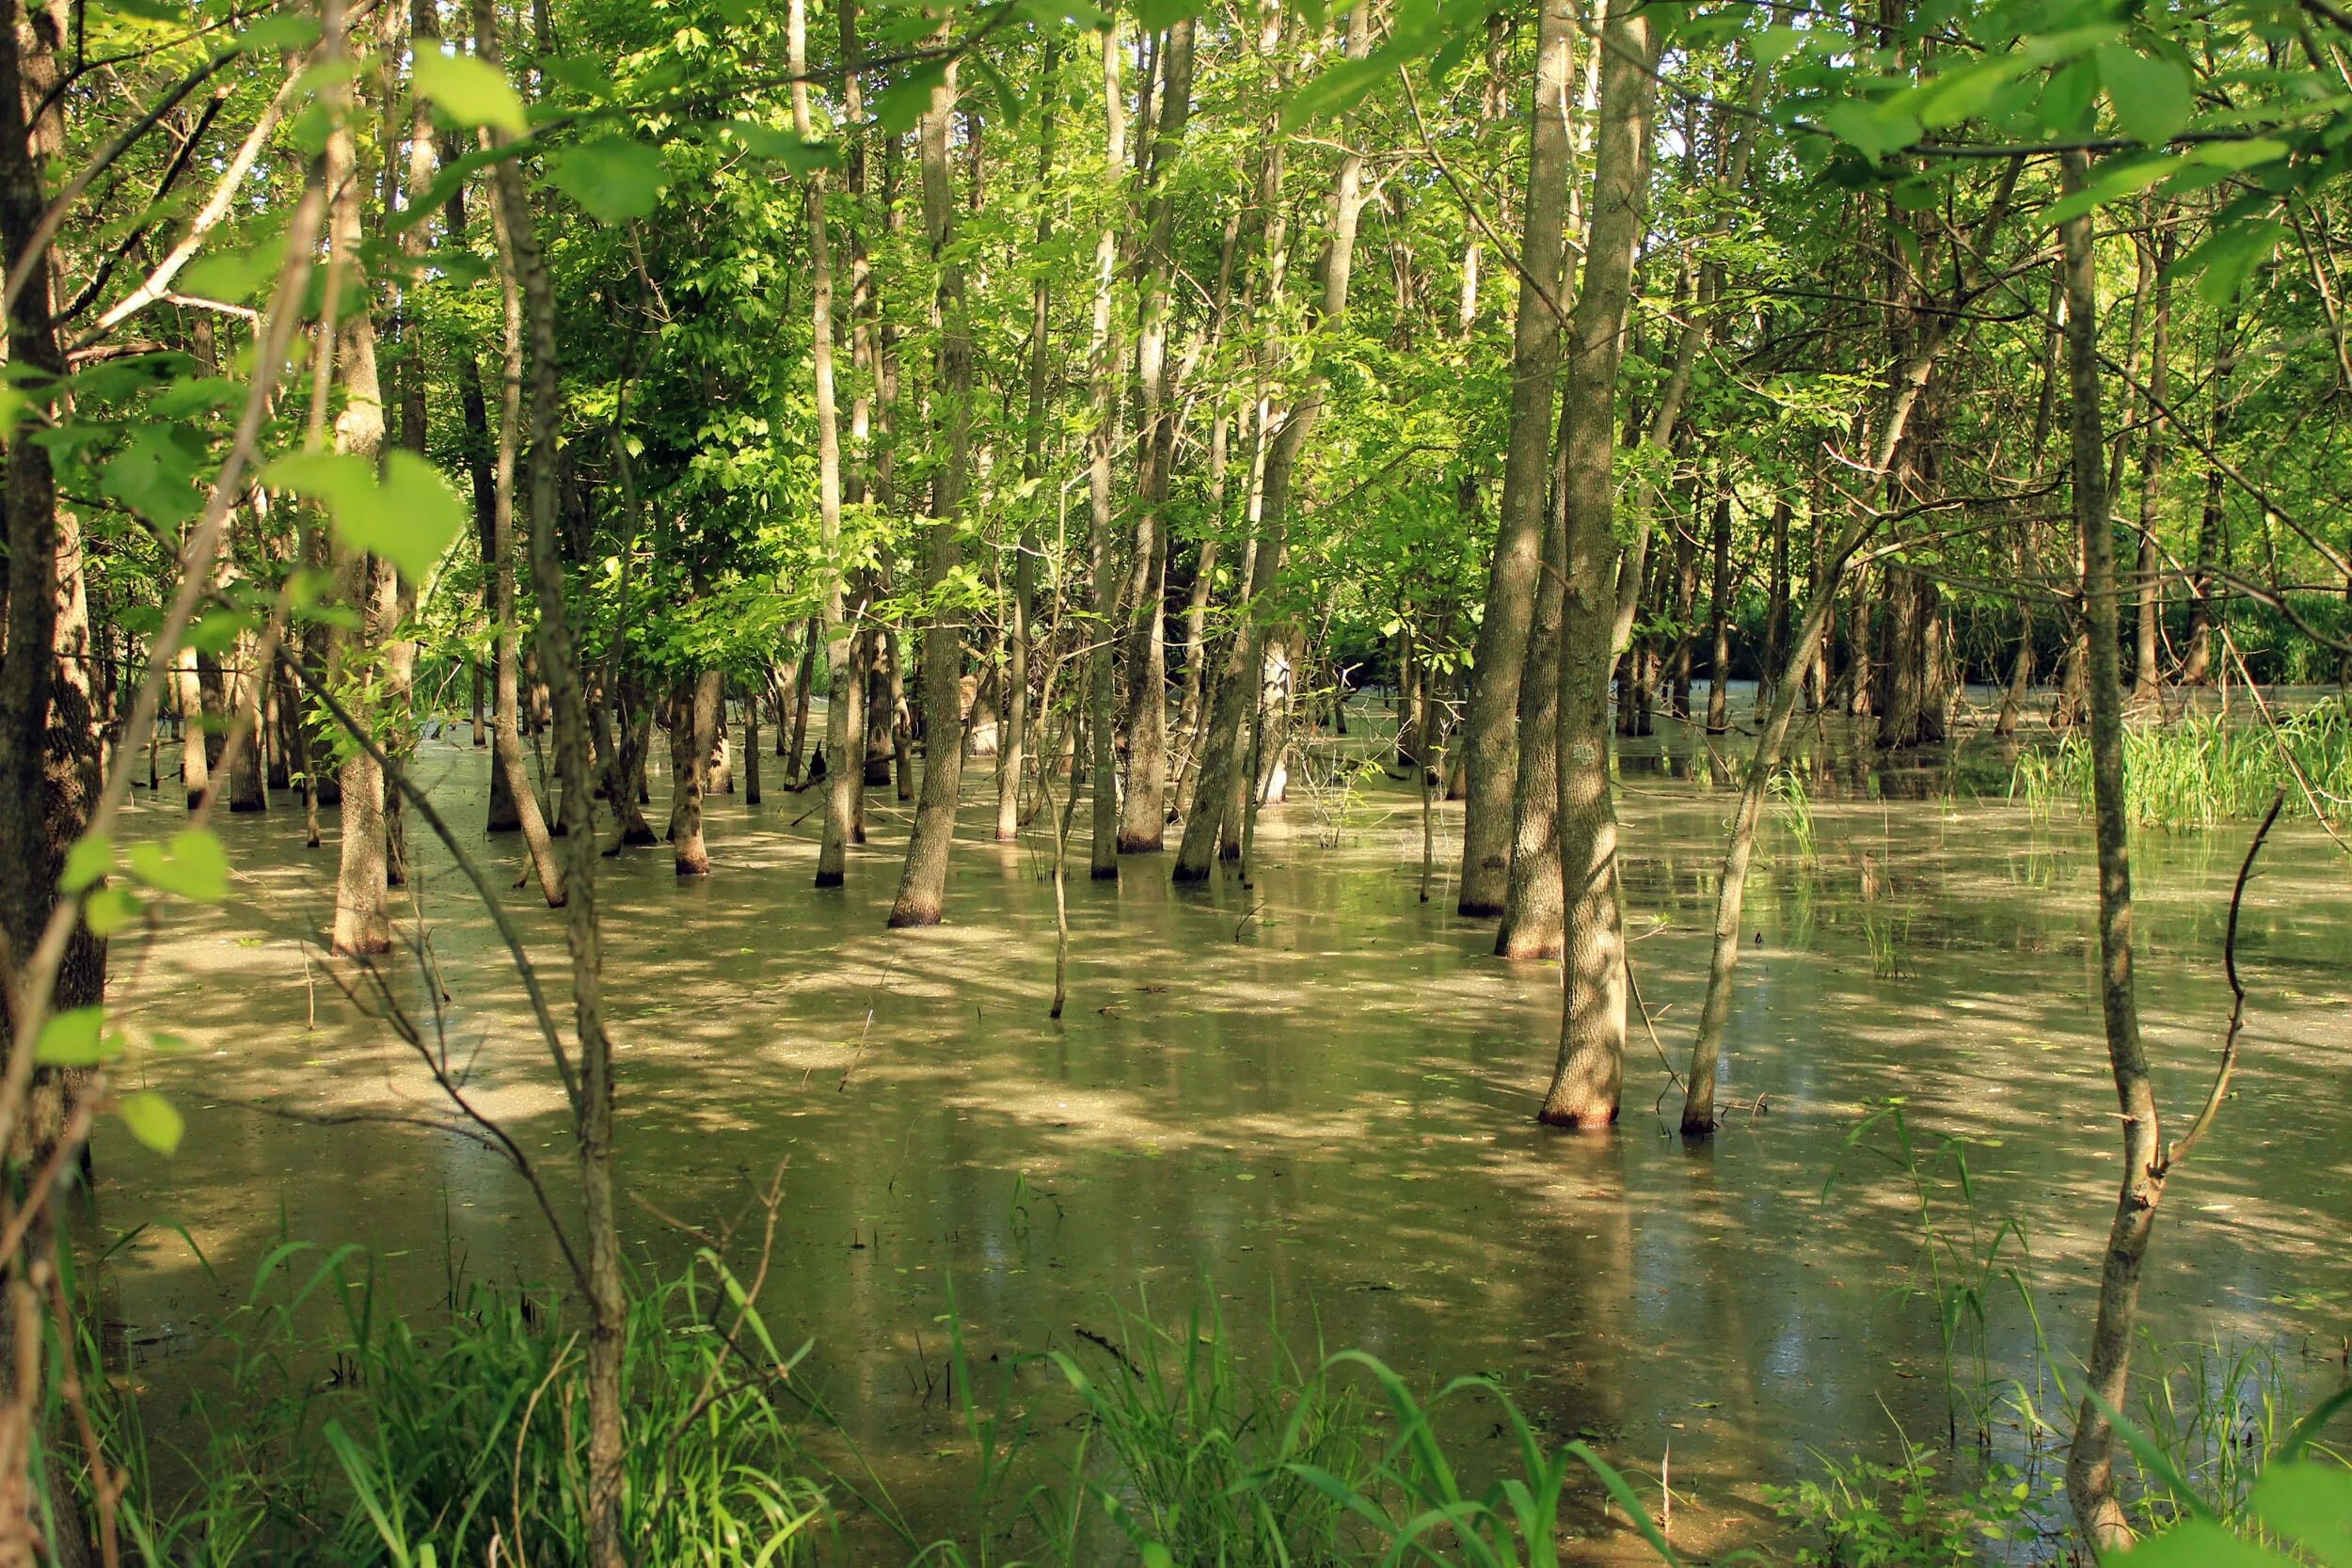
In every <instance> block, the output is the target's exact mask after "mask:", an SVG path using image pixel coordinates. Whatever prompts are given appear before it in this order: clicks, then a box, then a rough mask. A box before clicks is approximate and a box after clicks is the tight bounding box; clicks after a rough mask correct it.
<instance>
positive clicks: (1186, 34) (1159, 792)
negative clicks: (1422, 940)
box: [1119, 17, 1194, 855]
mask: <svg viewBox="0 0 2352 1568" xmlns="http://www.w3.org/2000/svg"><path fill="white" fill-rule="evenodd" d="M1193 29H1194V23H1193V19H1192V18H1190V17H1184V18H1182V19H1180V20H1179V21H1178V22H1176V23H1175V24H1174V25H1172V26H1170V27H1169V28H1168V41H1167V44H1166V46H1165V48H1164V49H1163V50H1162V52H1161V59H1162V72H1163V76H1164V82H1163V85H1162V89H1161V94H1160V113H1159V120H1158V124H1157V128H1156V129H1157V136H1156V139H1155V140H1154V141H1153V143H1152V150H1151V151H1152V156H1151V162H1150V164H1149V165H1148V166H1147V168H1146V176H1145V177H1146V181H1147V183H1149V184H1150V185H1151V186H1152V199H1151V201H1150V203H1149V213H1148V216H1147V218H1146V222H1145V230H1146V238H1145V241H1144V261H1143V275H1142V278H1141V292H1142V307H1141V316H1140V319H1139V321H1138V324H1137V330H1136V349H1137V359H1138V364H1139V366H1140V372H1141V374H1140V382H1141V387H1142V394H1143V408H1142V415H1141V418H1140V420H1138V427H1139V428H1138V441H1139V446H1138V453H1137V455H1138V460H1139V463H1140V466H1141V468H1142V473H1141V475H1140V476H1139V477H1140V480H1141V483H1140V484H1139V485H1138V489H1139V491H1140V495H1139V496H1138V498H1137V499H1138V502H1139V504H1138V505H1137V507H1136V560H1135V564H1134V568H1133V571H1132V573H1131V575H1130V579H1129V587H1130V590H1131V597H1132V599H1133V601H1134V602H1133V605H1132V608H1131V613H1130V615H1129V619H1128V626H1127V648H1128V681H1127V711H1126V715H1125V718H1126V723H1125V726H1124V727H1125V731H1126V736H1127V794H1126V798H1125V802H1124V807H1123V810H1122V812H1121V815H1120V825H1119V852H1120V854H1125V855H1133V854H1148V853H1156V852H1157V851H1158V850H1159V849H1160V848H1161V847H1163V845H1164V844H1165V843H1166V840H1167V834H1168V605H1167V600H1168V515H1167V514H1168V479H1169V475H1170V472H1171V471H1172V470H1173V468H1174V467H1175V462H1176V417H1177V409H1176V406H1175V397H1176V392H1177V388H1176V386H1175V377H1174V375H1173V373H1172V372H1171V368H1170V366H1169V363H1168V310H1169V301H1168V282H1169V278H1170V276H1171V275H1172V274H1173V272H1174V270H1175V264H1176V259H1175V241H1174V230H1175V223H1176V203H1175V196H1174V193H1173V192H1172V191H1171V190H1170V189H1169V166H1170V165H1172V164H1173V163H1174V162H1175V160H1176V157H1177V154H1178V151H1179V150H1180V149H1181V148H1182V147H1183V145H1184V124H1185V121H1186V120H1187V119H1189V118H1190V115H1191V107H1192V67H1193Z"/></svg>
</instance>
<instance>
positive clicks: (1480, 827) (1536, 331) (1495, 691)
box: [1456, 0, 1576, 918]
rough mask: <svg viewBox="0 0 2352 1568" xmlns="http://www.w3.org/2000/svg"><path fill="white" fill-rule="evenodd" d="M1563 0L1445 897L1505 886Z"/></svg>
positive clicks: (1569, 45)
mask: <svg viewBox="0 0 2352 1568" xmlns="http://www.w3.org/2000/svg"><path fill="white" fill-rule="evenodd" d="M1575 37H1576V6H1575V4H1574V3H1573V0H1543V4H1542V8H1541V10H1540V11H1539V12H1538V13H1537V22H1536V35H1535V82H1534V101H1533V103H1532V106H1531V109H1530V113H1531V115H1532V117H1533V123H1532V126H1531V128H1530V132H1529V141H1528V164H1527V225H1526V229H1525V231H1524V235H1523V238H1522V242H1521V245H1520V248H1521V251H1522V255H1521V258H1520V266H1521V267H1522V269H1523V272H1522V274H1521V277H1520V279H1519V298H1518V316H1517V320H1516V323H1515V325H1514V326H1513V329H1512V339H1511V415H1510V435H1509V445H1508V446H1507V447H1506V448H1505V449H1504V454H1503V465H1502V505H1501V508H1500V512H1499V515H1498V518H1497V523H1496V531H1495V551H1494V561H1493V563H1492V564H1491V565H1490V567H1489V568H1488V571H1487V577H1486V618H1485V619H1484V620H1483V621H1481V622H1480V623H1479V627H1478V642H1477V647H1476V649H1475V651H1474V652H1473V655H1472V661H1471V673H1470V710H1469V714H1468V717H1467V720H1466V721H1465V724H1464V727H1463V736H1462V745H1463V752H1464V756H1463V763H1464V771H1465V775H1466V777H1467V780H1468V783H1469V785H1470V793H1469V796H1468V798H1467V799H1466V800H1464V802H1463V808H1462V885H1461V891H1460V895H1459V898H1458V901H1457V905H1456V908H1457V910H1458V912H1460V913H1461V914H1463V915H1466V916H1470V917H1473V918H1475V917H1480V916H1485V915H1493V914H1501V913H1502V911H1503V907H1504V902H1505V899H1506V896H1507V893H1508V888H1509V882H1510V874H1511V852H1512V835H1513V828H1514V816H1515V813H1514V811H1513V807H1512V799H1513V795H1514V793H1515V787H1514V786H1515V781H1516V778H1517V774H1518V753H1519V750H1520V748H1521V747H1522V746H1523V745H1524V744H1525V738H1526V737H1525V736H1524V734H1523V733H1521V732H1520V731H1519V729H1518V720H1519V715H1520V708H1521V703H1520V698H1519V687H1520V680H1521V677H1522V675H1523V673H1524V672H1525V671H1526V669H1527V668H1528V664H1529V653H1528V635H1529V630H1530V627H1531V626H1532V625H1533V623H1534V617H1535V600H1536V596H1537V594H1538V591H1539V579H1540V578H1541V576H1542V570H1543V561H1542V557H1543V551H1544V532H1545V526H1544V510H1545V508H1544V490H1545V482H1546V480H1547V479H1549V477H1550V474H1551V470H1552V462H1551V452H1550V446H1549V443H1550V440H1551V428H1552V394H1553V390H1554V388H1555V387H1556V385H1557V382H1558V378H1559V373H1560V341H1561V328H1562V325H1564V324H1563V323H1562V321H1561V319H1560V310H1561V303H1560V302H1561V300H1562V297H1563V295H1564V293H1565V269H1566V261H1567V200H1568V165H1569V157H1570V150H1569V142H1568V97H1569V93H1570V90H1571V86H1572V83H1573V81H1574V77H1575V71H1574V66H1573V44H1574V40H1575Z"/></svg>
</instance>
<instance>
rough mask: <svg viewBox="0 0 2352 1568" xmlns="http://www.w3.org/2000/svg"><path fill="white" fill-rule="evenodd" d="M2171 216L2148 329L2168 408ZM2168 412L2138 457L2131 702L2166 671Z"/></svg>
mask: <svg viewBox="0 0 2352 1568" xmlns="http://www.w3.org/2000/svg"><path fill="white" fill-rule="evenodd" d="M2155 215H2156V217H2157V219H2158V226H2157V238H2156V254H2155V258H2154V266H2155V275H2156V276H2155V284H2154V287H2155V305H2154V308H2153V318H2154V324H2153V326H2152V327H2151V328H2150V331H2149V338H2150V345H2149V350H2148V390H2149V393H2150V395H2151V400H2152V402H2153V403H2154V404H2160V405H2162V406H2163V407H2164V408H2166V409H2168V410H2169V408H2170V407H2171V405H2172V376H2171V370H2172V365H2171V348H2172V252H2173V248H2174V228H2173V225H2172V224H2171V223H2170V222H2169V221H2164V220H2165V219H2166V218H2167V217H2168V216H2169V205H2168V204H2166V203H2161V202H2159V203H2157V204H2156V206H2155ZM2165 419H2166V416H2165V415H2164V414H2159V413H2158V412H2157V411H2156V409H2155V408H2154V407H2151V408H2150V409H2149V410H2148V435H2147V442H2146V445H2145V446H2143V447H2142V448H2141V449H2140V460H2139V560H2138V562H2137V574H2136V575H2137V578H2138V588H2139V592H2138V600H2139V603H2138V606H2137V609H2138V614H2137V624H2136V625H2135V626H2134V627H2133V647H2132V653H2133V659H2132V700H2133V701H2134V702H2136V703H2148V704H2153V703H2154V702H2156V701H2157V699H2158V698H2159V697H2160V696H2161V695H2162V693H2163V684H2164V682H2163V673H2162V672H2161V671H2160V670H2159V669H2158V668H2157V665H2156V644H2157V632H2158V631H2159V630H2160V629H2161V628H2160V625H2159V623H2160V622H2161V621H2162V619H2163V612H2164V595H2163V593H2162V591H2161V584H2162V582H2163V580H2164V579H2163V575H2162V574H2163V567H2164V561H2163V554H2162V551H2161V549H2160V547H2159V546H2158V543H2157V539H2156V514H2157V509H2158V502H2159V501H2160V499H2161V498H2162V491H2163V485H2164V459H2165V443H2164V430H2165Z"/></svg>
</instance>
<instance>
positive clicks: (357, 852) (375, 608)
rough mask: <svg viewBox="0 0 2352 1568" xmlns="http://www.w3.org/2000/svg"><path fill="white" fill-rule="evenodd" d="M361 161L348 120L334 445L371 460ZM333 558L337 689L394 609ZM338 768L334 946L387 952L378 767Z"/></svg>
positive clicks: (373, 414)
mask: <svg viewBox="0 0 2352 1568" xmlns="http://www.w3.org/2000/svg"><path fill="white" fill-rule="evenodd" d="M327 170H328V179H327V188H328V189H329V190H330V191H332V192H334V193H335V197H334V209H333V212H334V217H333V230H332V233H331V235H330V237H329V241H328V243H329V245H331V247H332V255H333V258H334V263H335V265H336V266H337V267H339V268H341V269H342V277H344V278H345V279H346V280H351V281H357V282H358V283H359V285H360V286H359V287H358V289H355V290H353V291H352V293H353V294H354V295H355V296H356V297H357V299H358V302H359V303H358V308H357V309H348V310H346V312H345V313H344V315H343V316H342V321H341V325H340V328H339V330H338V331H337V333H336V340H337V341H336V345H335V349H336V372H337V375H336V379H337V380H338V381H339V382H340V383H341V384H342V393H343V407H342V412H341V413H339V414H338V415H336V417H335V450H336V451H338V452H341V453H343V454H345V455H347V456H352V457H357V458H358V459H360V460H361V461H363V462H364V463H366V464H367V465H368V467H370V468H371V469H373V467H375V466H376V465H377V464H378V463H380V462H382V461H383V455H384V436H385V424H384V394H383V385H382V382H381V380H380V379H379V377H378V375H377V372H376V362H375V319H374V316H373V313H372V312H371V310H370V309H369V303H368V302H369V294H368V290H367V288H366V281H365V274H364V273H363V272H362V271H361V270H360V268H361V262H360V258H359V244H360V238H361V236H360V229H359V199H360V192H361V182H360V176H359V171H358V145H357V141H356V138H355V137H354V136H353V134H352V131H351V127H350V124H349V122H348V121H345V122H343V123H342V124H341V125H339V126H338V128H337V129H336V130H335V132H334V133H333V134H332V135H331V136H330V137H329V139H328V142H327ZM330 276H332V274H330ZM333 561H334V571H335V591H336V596H337V597H338V598H339V599H341V600H342V604H343V606H344V608H345V609H346V610H349V611H351V612H352V613H353V614H354V615H355V616H357V617H358V626H357V627H356V628H352V629H344V630H341V631H338V632H337V633H336V634H335V636H334V638H333V641H330V642H329V644H328V650H327V678H328V680H329V682H330V683H332V684H333V685H334V686H335V687H337V688H338V689H342V688H343V687H344V685H345V682H346V681H347V680H348V679H349V675H348V673H347V672H348V671H349V670H350V669H351V667H352V666H353V665H354V664H355V663H362V662H364V661H365V658H366V654H367V652H368V651H369V650H373V649H377V648H380V647H381V646H382V645H383V642H384V640H385V639H386V638H387V637H388V636H389V633H390V632H391V629H392V626H393V625H394V624H395V619H396V611H395V610H394V609H393V606H392V589H391V581H390V576H391V568H390V567H389V565H388V564H386V563H385V562H379V561H377V560H376V559H375V558H374V557H373V556H372V555H370V554H368V553H367V552H366V551H364V550H355V549H353V548H352V547H351V546H348V545H346V544H344V543H343V542H342V540H341V539H340V538H338V539H336V540H335V542H334V545H333ZM363 682H364V686H363V690H364V692H365V695H363V697H362V698H361V700H360V702H359V703H358V705H357V706H358V712H359V713H360V714H361V716H362V717H363V718H367V719H370V720H373V719H374V718H375V717H376V714H375V711H374V705H375V702H376V700H377V699H378V698H379V697H380V695H381V691H380V688H379V685H378V682H377V680H376V676H375V673H374V672H373V669H370V670H369V671H368V673H367V674H366V675H365V676H364V677H363ZM378 727H379V729H380V728H381V726H378ZM339 771H340V774H341V777H342V846H341V857H340V861H339V864H338V868H337V872H336V878H335V929H334V935H333V947H334V951H336V952H338V953H352V954H370V953H389V952H390V951H391V950H392V916H391V900H390V893H389V883H388V882H387V880H386V876H387V865H386V857H387V854H388V849H387V847H386V843H385V832H384V773H383V769H382V768H379V767H378V766H377V764H376V761H375V758H374V757H373V756H372V755H370V754H369V753H368V752H366V751H365V750H363V749H355V750H353V751H351V752H348V753H347V754H346V755H345V756H344V758H343V761H342V768H341V769H340V770H339Z"/></svg>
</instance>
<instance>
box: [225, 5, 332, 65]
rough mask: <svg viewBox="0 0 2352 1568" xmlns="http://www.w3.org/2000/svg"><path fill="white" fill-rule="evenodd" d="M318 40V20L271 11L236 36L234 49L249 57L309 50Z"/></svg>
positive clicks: (292, 13)
mask: <svg viewBox="0 0 2352 1568" xmlns="http://www.w3.org/2000/svg"><path fill="white" fill-rule="evenodd" d="M318 40H319V24H318V22H317V19H315V18H313V17H308V16H303V15H300V14H299V13H297V12H294V11H273V12H272V13H270V14H269V15H268V16H265V17H262V18H261V19H260V20H259V21H257V22H255V23H254V24H252V25H251V26H249V27H247V28H246V29H245V30H244V31H243V32H241V33H239V34H238V35H237V48H238V49H239V50H241V51H243V52H244V53H246V54H248V55H259V54H263V53H267V52H275V51H284V52H287V53H292V52H293V51H294V50H297V49H308V48H310V45H312V44H314V43H316V42H317V41H318Z"/></svg>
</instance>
